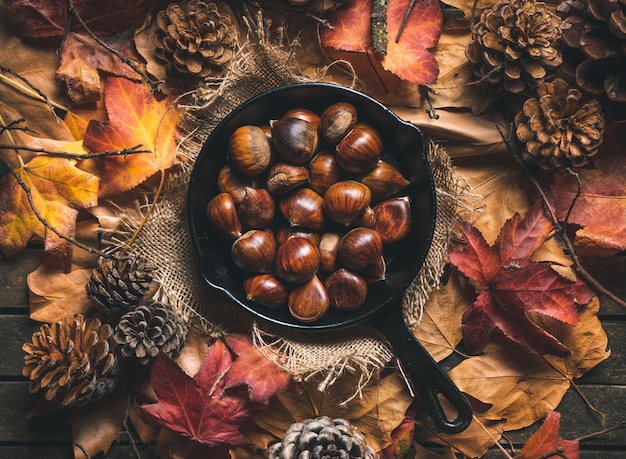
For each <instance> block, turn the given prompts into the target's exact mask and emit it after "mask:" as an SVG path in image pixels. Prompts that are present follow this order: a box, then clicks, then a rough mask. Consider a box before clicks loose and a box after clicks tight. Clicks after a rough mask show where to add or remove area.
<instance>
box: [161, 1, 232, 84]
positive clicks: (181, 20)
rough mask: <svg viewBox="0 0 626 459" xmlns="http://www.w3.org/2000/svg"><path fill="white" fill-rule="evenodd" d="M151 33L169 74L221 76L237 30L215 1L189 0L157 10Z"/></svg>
mask: <svg viewBox="0 0 626 459" xmlns="http://www.w3.org/2000/svg"><path fill="white" fill-rule="evenodd" d="M156 22H157V25H158V29H157V31H156V32H155V33H154V34H153V36H152V42H153V43H154V45H155V47H156V52H157V56H159V58H160V59H162V60H163V61H164V62H165V63H166V64H167V72H168V75H170V76H173V77H176V76H180V75H192V76H194V77H198V78H204V77H207V76H220V75H221V74H222V73H223V70H224V64H226V63H227V62H228V61H230V60H231V58H232V57H233V53H234V48H235V42H236V33H235V29H234V27H233V25H232V22H231V19H230V17H229V16H227V15H222V14H220V12H219V11H218V8H217V6H216V5H215V3H211V2H206V1H203V0H189V1H183V2H181V3H170V4H169V5H168V6H167V9H165V10H162V11H159V13H158V14H157V20H156Z"/></svg>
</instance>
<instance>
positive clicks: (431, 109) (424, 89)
mask: <svg viewBox="0 0 626 459" xmlns="http://www.w3.org/2000/svg"><path fill="white" fill-rule="evenodd" d="M419 89H420V93H421V94H422V97H423V98H424V100H425V101H426V103H427V104H428V108H427V109H426V113H427V114H428V117H429V118H430V119H431V120H438V119H439V115H437V112H436V111H435V106H434V105H433V101H432V99H431V98H430V95H431V94H437V92H436V91H435V90H434V89H433V88H431V87H430V86H428V85H425V84H423V85H420V87H419Z"/></svg>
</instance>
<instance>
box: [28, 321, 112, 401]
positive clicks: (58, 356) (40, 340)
mask: <svg viewBox="0 0 626 459" xmlns="http://www.w3.org/2000/svg"><path fill="white" fill-rule="evenodd" d="M112 334H113V329H112V328H111V326H110V325H109V324H104V325H103V324H102V323H101V322H100V320H99V319H97V318H93V319H86V318H84V317H83V316H82V315H77V316H76V317H75V318H74V319H67V320H65V321H62V322H57V323H54V324H51V325H49V324H44V325H42V326H41V327H40V329H39V331H38V332H35V333H33V336H32V340H31V341H32V342H30V343H25V344H24V345H23V346H22V349H23V350H24V352H26V356H25V357H24V368H23V369H22V375H23V376H25V377H27V378H29V379H30V381H31V383H30V387H29V390H30V392H31V393H35V392H38V391H43V396H44V399H45V400H46V401H47V402H50V403H52V404H59V405H61V406H62V407H63V408H69V407H71V406H73V405H85V404H87V403H89V402H92V401H97V400H100V399H101V398H103V397H104V396H105V395H107V394H109V393H111V392H112V391H113V389H114V388H115V386H116V384H117V381H118V375H119V365H118V360H117V358H116V356H115V352H114V349H112V348H111V345H110V344H111V343H112V342H111V343H110V342H109V338H110V337H111V335H112Z"/></svg>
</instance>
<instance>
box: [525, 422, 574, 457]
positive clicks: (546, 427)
mask: <svg viewBox="0 0 626 459" xmlns="http://www.w3.org/2000/svg"><path fill="white" fill-rule="evenodd" d="M560 423H561V414H560V413H557V412H556V411H550V412H549V413H548V416H546V419H545V421H543V425H542V426H541V427H540V428H539V430H537V432H535V433H534V434H532V435H531V437H530V438H529V439H528V441H527V442H526V444H525V445H524V447H523V448H522V449H521V451H520V452H519V454H518V455H517V456H515V459H536V458H539V457H545V458H548V457H567V458H568V459H579V457H580V451H579V446H578V441H576V440H563V439H562V438H561V436H560V435H559V425H560ZM550 453H553V454H550Z"/></svg>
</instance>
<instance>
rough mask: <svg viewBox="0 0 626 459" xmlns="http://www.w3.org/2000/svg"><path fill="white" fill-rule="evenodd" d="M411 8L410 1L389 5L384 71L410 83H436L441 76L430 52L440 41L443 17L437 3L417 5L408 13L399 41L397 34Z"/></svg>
mask: <svg viewBox="0 0 626 459" xmlns="http://www.w3.org/2000/svg"><path fill="white" fill-rule="evenodd" d="M408 6H409V0H394V1H390V2H389V7H388V9H387V30H388V37H389V40H388V42H387V55H386V56H384V57H383V60H382V65H383V68H384V69H385V70H388V71H390V72H392V73H395V74H396V75H398V76H399V77H400V78H402V79H403V80H406V81H410V82H411V83H416V84H427V83H433V82H434V81H435V80H436V79H437V76H438V75H439V67H438V65H437V60H436V59H435V56H433V55H432V54H431V53H429V52H428V51H427V49H429V48H433V47H434V46H435V45H436V44H437V42H438V41H439V36H440V35H441V26H442V24H443V14H442V11H441V5H440V3H439V1H438V0H423V1H419V2H416V3H415V5H414V6H413V9H412V10H411V13H410V14H409V18H408V20H407V23H406V27H405V29H404V30H403V32H402V34H401V36H400V40H399V41H398V43H396V40H395V38H396V35H397V34H398V30H400V25H401V24H402V20H403V18H404V15H405V13H406V10H407V8H408Z"/></svg>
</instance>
